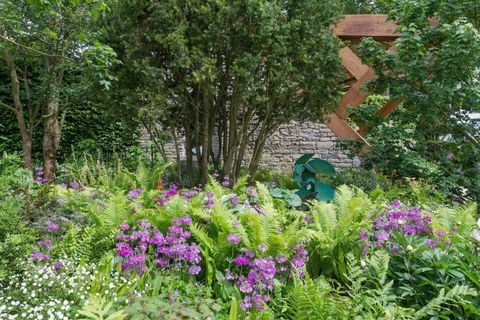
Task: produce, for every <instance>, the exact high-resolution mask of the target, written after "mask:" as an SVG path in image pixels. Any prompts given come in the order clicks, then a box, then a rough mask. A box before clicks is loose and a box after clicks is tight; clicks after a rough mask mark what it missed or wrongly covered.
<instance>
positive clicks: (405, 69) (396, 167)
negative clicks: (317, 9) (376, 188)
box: [357, 0, 480, 201]
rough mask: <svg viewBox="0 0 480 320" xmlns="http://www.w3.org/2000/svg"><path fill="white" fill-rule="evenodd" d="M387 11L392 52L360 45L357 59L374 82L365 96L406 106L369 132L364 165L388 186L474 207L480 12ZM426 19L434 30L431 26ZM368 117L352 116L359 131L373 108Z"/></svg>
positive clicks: (457, 7) (370, 43)
mask: <svg viewBox="0 0 480 320" xmlns="http://www.w3.org/2000/svg"><path fill="white" fill-rule="evenodd" d="M386 3H387V6H386V7H387V9H388V10H389V17H390V18H391V19H394V20H396V21H397V23H398V31H399V32H400V33H401V36H400V37H399V38H398V39H397V40H396V41H395V46H396V50H395V51H390V50H387V49H386V48H385V47H384V46H383V45H382V44H380V43H377V42H375V41H374V40H373V39H364V40H363V41H362V44H361V45H360V50H359V51H360V53H361V56H362V59H363V61H364V62H365V63H367V64H369V65H371V66H372V67H373V69H374V70H375V71H376V73H377V74H378V75H380V76H379V77H378V79H376V80H375V81H372V82H371V83H370V85H369V89H370V90H375V91H376V92H377V93H379V94H383V93H385V92H389V95H390V97H389V98H392V99H396V98H399V97H403V98H404V101H403V103H402V105H401V107H400V108H399V109H397V110H395V111H394V112H393V113H392V115H391V116H389V118H388V119H387V120H386V121H385V122H384V123H382V124H381V125H380V126H377V127H373V128H370V129H369V131H368V132H367V136H366V138H367V140H368V141H369V142H370V144H371V145H372V152H371V153H370V154H369V155H367V157H366V161H365V165H366V166H367V167H372V166H375V167H377V168H378V170H380V171H381V172H382V173H384V174H386V175H388V176H392V177H394V178H395V177H399V178H405V177H409V178H416V179H424V180H428V181H429V182H430V183H431V184H434V185H435V186H436V187H437V188H438V189H439V190H441V191H442V192H443V193H445V194H446V195H448V196H451V197H452V198H454V199H455V200H460V201H464V200H465V198H469V199H477V200H478V197H479V194H480V193H479V189H478V181H480V180H479V179H480V174H479V172H480V171H479V170H478V165H477V164H478V162H479V159H480V152H479V150H480V143H479V141H480V140H479V138H480V136H479V131H478V128H476V127H475V125H474V124H473V123H472V122H471V121H470V119H469V116H468V113H470V112H478V111H479V109H478V106H479V105H480V104H479V101H480V91H479V89H478V80H479V73H478V68H477V66H478V64H479V62H480V41H479V40H478V39H479V35H478V30H477V28H478V27H479V23H478V21H479V20H478V18H479V15H478V9H479V4H478V3H476V2H474V1H453V2H448V1H447V2H444V1H396V0H394V1H388V2H386ZM432 18H436V19H437V20H436V21H437V23H435V24H432V23H430V21H429V19H432ZM387 71H388V72H387ZM367 103H370V102H367ZM369 109H370V110H371V111H372V112H371V113H370V116H369V117H361V116H357V120H358V122H357V123H360V124H365V123H366V124H367V125H368V122H369V120H371V118H372V115H373V114H374V113H375V112H376V111H377V110H378V108H369ZM373 118H374V117H373ZM370 122H371V121H370ZM373 122H375V121H373ZM370 124H371V123H370Z"/></svg>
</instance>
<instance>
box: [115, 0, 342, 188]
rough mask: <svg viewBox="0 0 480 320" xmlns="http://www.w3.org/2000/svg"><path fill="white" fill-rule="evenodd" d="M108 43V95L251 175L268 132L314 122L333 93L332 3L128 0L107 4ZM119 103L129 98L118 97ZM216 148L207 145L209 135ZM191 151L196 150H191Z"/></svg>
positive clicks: (204, 167)
mask: <svg viewBox="0 0 480 320" xmlns="http://www.w3.org/2000/svg"><path fill="white" fill-rule="evenodd" d="M112 8H113V12H112V13H111V14H110V15H109V16H108V17H107V19H106V24H107V26H108V32H107V33H106V35H107V37H108V38H107V39H110V40H111V43H109V44H110V45H111V46H112V47H113V48H114V49H115V50H116V51H117V52H118V53H119V59H120V60H122V62H123V63H122V66H121V67H119V68H118V69H119V73H118V76H119V78H120V79H121V81H119V82H118V83H117V84H116V90H114V91H112V95H113V97H116V99H112V100H113V101H118V102H120V103H124V104H126V105H127V106H130V107H133V108H132V109H134V110H138V109H144V110H145V109H146V110H149V111H148V113H147V114H149V115H152V112H153V111H155V113H154V114H156V117H154V120H157V121H159V122H161V124H162V126H163V128H164V129H168V130H170V131H172V130H177V129H179V130H181V132H182V133H183V134H184V135H185V138H186V151H187V171H188V174H189V175H190V176H192V172H193V160H194V159H193V158H194V157H197V160H198V163H199V164H200V170H201V174H202V178H203V181H206V180H207V178H208V169H209V164H211V163H213V165H214V166H215V168H216V169H219V170H222V171H223V173H224V174H225V175H229V176H232V177H238V176H239V175H240V167H241V166H242V164H244V162H245V160H247V159H245V156H244V155H245V151H246V149H247V147H249V146H251V147H252V148H253V155H252V157H251V159H250V161H249V171H250V175H251V176H252V177H254V176H255V173H256V170H257V167H258V163H259V160H260V157H261V153H262V150H263V147H264V145H265V142H266V139H267V137H269V136H270V135H271V134H272V133H273V132H274V131H275V130H276V129H277V128H278V126H279V125H280V124H282V123H285V122H288V121H290V120H292V119H321V117H322V115H323V113H324V112H325V111H327V110H329V109H333V108H334V106H335V103H336V101H337V97H338V94H339V84H340V81H339V79H340V77H341V76H342V74H341V72H339V71H340V69H341V65H340V62H339V59H338V49H339V46H340V45H339V41H338V40H337V38H336V37H334V36H333V35H332V32H331V30H330V25H331V24H332V23H334V22H336V21H338V19H340V17H341V12H342V10H341V5H340V1H335V0H329V1H311V0H308V1H307V0H295V1H279V0H254V1H213V0H206V1H190V0H188V1H179V0H167V1H149V2H145V1H128V2H122V3H118V4H117V5H116V6H114V7H113V6H112ZM126 101H128V102H126ZM214 136H215V137H217V138H218V145H216V146H215V147H214V146H213V143H212V142H213V138H214ZM192 150H196V152H195V153H194V152H193V151H192Z"/></svg>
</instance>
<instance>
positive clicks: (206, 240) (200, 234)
mask: <svg viewBox="0 0 480 320" xmlns="http://www.w3.org/2000/svg"><path fill="white" fill-rule="evenodd" d="M190 232H191V233H192V235H193V236H194V237H195V239H197V241H198V242H199V244H200V245H201V246H204V247H206V248H208V250H209V251H210V252H211V253H212V255H213V256H215V255H216V254H218V250H217V246H216V245H215V242H214V241H213V239H212V238H210V236H209V235H208V233H207V231H206V230H205V227H203V226H199V225H198V224H197V223H194V222H193V223H191V224H190Z"/></svg>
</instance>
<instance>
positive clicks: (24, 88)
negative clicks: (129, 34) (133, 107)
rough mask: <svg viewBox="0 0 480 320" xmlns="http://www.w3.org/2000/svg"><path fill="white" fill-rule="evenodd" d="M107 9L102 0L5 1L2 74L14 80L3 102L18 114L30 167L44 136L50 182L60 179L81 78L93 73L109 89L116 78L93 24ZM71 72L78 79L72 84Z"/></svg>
mask: <svg viewBox="0 0 480 320" xmlns="http://www.w3.org/2000/svg"><path fill="white" fill-rule="evenodd" d="M106 8H107V6H106V3H105V1H102V0H101V1H88V0H62V1H59V0H42V1H40V0H18V1H17V0H15V1H13V0H6V1H2V2H1V3H0V72H2V73H3V72H5V74H6V76H7V77H8V78H10V90H9V91H10V97H2V99H1V100H0V106H1V107H4V108H7V109H9V110H11V111H12V112H14V114H15V116H16V119H17V123H18V127H19V130H20V135H21V137H22V144H23V159H24V165H25V167H27V168H31V166H32V139H33V135H34V134H39V133H41V134H42V139H43V141H42V153H43V163H44V172H45V178H46V179H47V180H48V181H52V180H53V179H54V177H55V168H56V164H55V156H56V153H57V150H58V146H59V143H60V136H61V131H62V125H63V120H64V117H65V112H66V110H67V107H68V105H69V98H70V99H71V98H72V97H73V96H72V93H73V94H74V95H76V94H78V88H79V86H78V83H79V82H80V81H82V78H81V76H83V75H85V76H87V75H94V76H96V77H97V80H99V81H100V82H101V84H102V85H103V86H104V87H108V85H109V83H110V81H111V80H112V78H111V76H110V75H109V74H108V68H109V67H110V65H111V63H112V62H113V61H115V59H114V52H113V51H112V50H111V49H110V48H109V47H106V46H103V45H101V44H99V43H98V42H95V32H94V31H95V29H94V26H93V24H92V23H93V21H94V20H95V19H96V17H98V15H99V14H100V12H102V11H103V10H105V9H106ZM68 75H78V76H79V77H77V78H75V79H74V80H71V81H70V82H69V83H67V82H66V81H65V78H66V77H67V76H68ZM73 88H75V89H73ZM73 91H75V92H73ZM37 128H42V130H41V131H40V130H37ZM38 131H40V132H38Z"/></svg>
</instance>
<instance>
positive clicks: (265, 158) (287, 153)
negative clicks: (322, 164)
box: [261, 122, 360, 172]
mask: <svg viewBox="0 0 480 320" xmlns="http://www.w3.org/2000/svg"><path fill="white" fill-rule="evenodd" d="M336 140H337V137H336V136H335V135H334V134H333V133H332V131H330V129H329V128H328V127H327V126H326V125H325V124H323V123H316V122H303V123H298V122H290V123H288V124H284V125H282V126H280V128H279V129H278V130H277V132H275V133H274V134H273V135H272V136H271V137H270V138H269V139H268V141H267V143H266V144H265V149H264V152H263V155H262V161H261V166H262V167H266V168H271V169H273V170H276V171H282V172H289V171H291V170H292V165H293V162H295V160H296V159H298V157H300V156H301V155H302V154H304V153H310V152H311V153H315V156H316V157H318V158H321V159H324V160H328V161H329V162H330V163H332V164H333V165H334V166H335V168H337V169H343V168H351V167H356V166H358V165H359V164H360V161H359V159H358V158H353V159H350V158H349V156H348V154H347V152H346V151H345V150H343V149H341V148H338V147H337V146H336Z"/></svg>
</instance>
